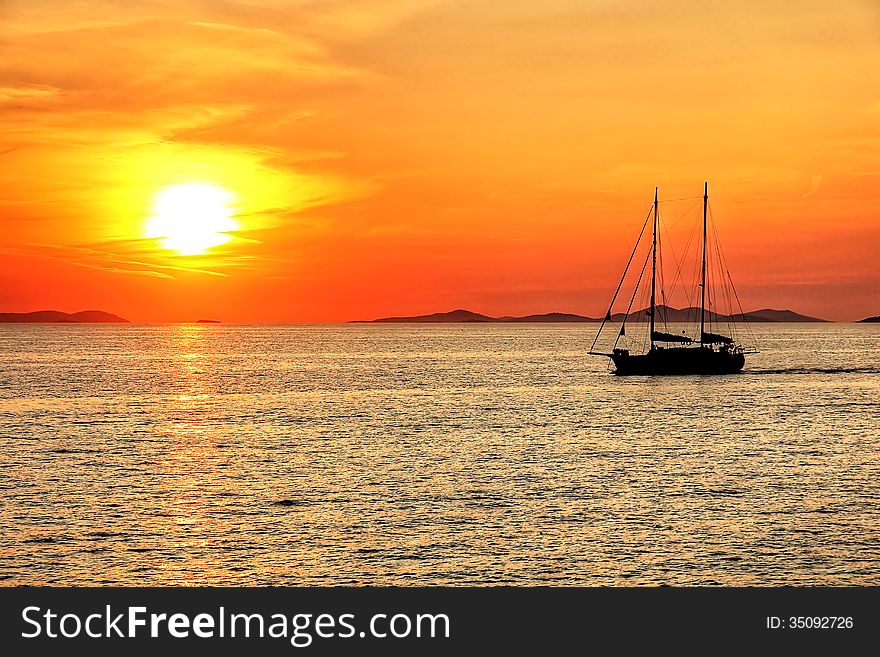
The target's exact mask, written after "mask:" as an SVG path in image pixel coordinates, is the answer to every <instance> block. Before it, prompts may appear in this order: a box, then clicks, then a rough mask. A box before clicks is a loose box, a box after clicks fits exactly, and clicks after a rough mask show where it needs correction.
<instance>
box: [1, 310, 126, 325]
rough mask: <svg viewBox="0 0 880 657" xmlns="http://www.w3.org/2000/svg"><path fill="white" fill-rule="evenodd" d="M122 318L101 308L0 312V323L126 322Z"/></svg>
mask: <svg viewBox="0 0 880 657" xmlns="http://www.w3.org/2000/svg"><path fill="white" fill-rule="evenodd" d="M128 323H129V321H128V320H127V319H123V318H122V317H119V316H117V315H114V314H112V313H108V312H104V311H103V310H81V311H80V312H78V313H64V312H61V311H60V310H37V311H34V312H30V313H0V324H128Z"/></svg>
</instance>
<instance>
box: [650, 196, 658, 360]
mask: <svg viewBox="0 0 880 657" xmlns="http://www.w3.org/2000/svg"><path fill="white" fill-rule="evenodd" d="M651 254H652V257H651V329H650V331H651V350H652V351H653V350H654V306H655V305H656V299H657V297H656V292H657V187H655V188H654V246H653V247H652V249H651Z"/></svg>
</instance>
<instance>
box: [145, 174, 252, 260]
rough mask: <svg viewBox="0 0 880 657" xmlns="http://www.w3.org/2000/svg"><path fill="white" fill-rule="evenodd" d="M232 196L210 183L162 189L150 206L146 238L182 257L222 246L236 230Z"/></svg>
mask: <svg viewBox="0 0 880 657" xmlns="http://www.w3.org/2000/svg"><path fill="white" fill-rule="evenodd" d="M234 200H235V196H234V195H233V194H232V193H231V192H229V191H227V190H225V189H223V188H222V187H220V186H219V185H215V184H213V183H187V184H182V185H170V186H168V187H164V188H163V189H161V190H160V191H159V192H158V193H157V194H156V198H155V200H154V202H153V214H152V215H151V216H150V218H149V219H148V220H147V226H146V230H145V235H146V237H148V238H153V239H159V240H161V243H162V246H164V247H165V248H166V249H169V250H171V251H177V252H178V253H180V254H181V255H200V254H203V253H205V252H206V251H208V250H209V249H212V248H214V247H215V246H220V245H221V244H225V243H226V242H228V241H229V240H230V239H232V236H231V235H229V233H230V232H231V231H235V230H238V224H237V223H236V222H235V220H234V219H233V218H232V217H233V214H234V207H233V205H232V203H233V201H234Z"/></svg>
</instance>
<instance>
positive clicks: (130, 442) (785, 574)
mask: <svg viewBox="0 0 880 657" xmlns="http://www.w3.org/2000/svg"><path fill="white" fill-rule="evenodd" d="M594 331H595V327H594V326H592V325H577V324H574V325H572V324H568V325H474V324H468V325H344V326H233V325H158V326H138V325H125V326H115V325H113V326H111V325H108V326H98V325H89V326H83V325H4V326H0V346H2V351H0V353H2V358H0V440H2V452H0V465H2V471H0V472H2V474H0V495H2V498H0V499H2V506H0V578H2V580H0V583H2V584H6V585H17V584H31V585H37V584H52V585H66V584H76V585H107V584H120V585H171V584H187V585H208V584H214V585H345V584H358V585H360V584H363V585H386V584H388V585H419V584H431V585H439V584H444V585H464V584H474V585H499V584H512V585H563V584H565V585H589V586H595V585H627V586H630V585H658V584H670V585H716V584H717V585H784V584H795V585H800V584H835V585H843V584H857V585H868V584H870V585H880V426H878V425H880V422H878V419H877V418H878V417H880V326H878V325H849V324H811V325H791V324H767V325H758V326H755V327H753V331H754V332H755V333H756V337H757V339H758V343H759V346H760V348H761V353H759V354H756V355H754V356H750V357H749V358H748V360H747V363H746V370H745V372H744V373H742V374H740V375H734V376H726V377H713V376H693V377H669V378H664V377H657V378H645V377H631V378H618V377H615V376H612V375H610V374H609V373H608V368H607V363H606V361H605V360H604V359H599V358H590V357H588V356H586V355H585V351H586V350H587V349H588V347H589V345H590V343H591V342H592V338H593V333H594ZM279 502H283V504H279Z"/></svg>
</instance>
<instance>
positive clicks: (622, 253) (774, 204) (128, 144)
mask: <svg viewBox="0 0 880 657" xmlns="http://www.w3.org/2000/svg"><path fill="white" fill-rule="evenodd" d="M794 6H796V7H797V9H796V10H795V9H793V7H794ZM0 156H2V165H3V166H2V169H0V170H2V176H0V227H2V236H0V255H2V265H0V312H3V311H31V310H39V309H47V308H52V309H57V310H65V311H71V312H72V311H77V310H83V309H91V308H95V309H103V310H107V311H110V312H114V313H117V314H119V315H122V316H124V317H126V318H128V319H131V320H133V321H144V322H150V321H184V320H194V319H198V318H214V319H219V320H223V321H229V322H235V321H242V322H324V321H327V322H332V321H346V320H350V319H358V318H371V317H380V316H384V315H392V314H394V315H399V314H419V313H427V312H434V311H444V310H450V309H453V308H460V307H461V308H468V309H471V310H475V311H478V312H483V313H487V314H497V315H503V314H527V313H538V312H548V311H563V312H576V313H582V314H589V315H599V314H602V313H603V312H604V310H605V307H606V306H607V303H608V301H609V298H610V295H611V293H612V292H613V289H614V286H615V285H616V283H617V280H618V278H619V276H620V273H621V269H622V267H623V264H624V263H625V260H626V257H627V256H628V254H629V251H630V249H631V248H632V240H633V238H634V236H635V233H636V232H637V231H638V228H639V226H640V225H641V221H642V220H643V219H644V217H645V213H646V211H647V210H648V207H649V206H650V203H651V201H652V198H653V190H654V187H655V186H659V187H660V194H661V199H663V198H668V199H673V198H678V197H685V196H687V197H690V196H698V195H699V194H700V193H701V191H702V184H703V181H704V180H708V181H709V185H710V187H709V189H710V196H711V203H712V208H713V213H714V216H715V219H716V222H717V226H718V231H719V234H720V237H721V239H722V241H723V243H724V248H725V252H726V255H727V259H728V261H729V265H730V270H731V274H732V275H733V278H734V281H735V282H736V284H737V288H738V291H739V295H740V298H741V299H742V302H743V306H744V307H745V308H746V310H749V309H756V308H765V307H773V308H792V309H794V310H797V311H799V312H803V313H807V314H812V315H818V316H821V317H826V318H829V319H836V320H855V319H860V318H862V317H865V316H867V315H877V314H880V292H878V290H880V264H878V253H880V3H877V2H876V1H875V0H837V1H836V2H833V3H829V2H827V1H826V0H822V1H819V0H816V1H812V0H804V1H802V2H797V3H779V2H767V1H766V0H740V1H739V2H729V1H728V0H701V1H699V2H697V1H690V0H687V1H685V0H675V1H670V2H648V1H647V0H544V1H542V2H534V1H533V0H504V1H501V0H491V1H490V0H468V1H460V2H452V1H429V0H424V1H422V0H358V1H351V2H335V1H331V0H327V1H321V0H314V1H297V0H248V1H246V2H245V1H236V0H191V1H188V2H171V1H170V0H156V1H152V2H150V1H144V2H139V1H137V0H116V1H111V0H104V1H95V2H89V1H84V2H68V1H61V0H13V1H9V0H6V1H4V2H2V3H0ZM200 213H201V214H202V215H203V216H201V218H199V217H197V216H196V215H199V214H200ZM193 217H196V218H195V219H194V218H193ZM190 221H196V222H197V224H194V225H190V224H189V223H188V222H190ZM198 222H201V223H198ZM193 226H195V227H193Z"/></svg>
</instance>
